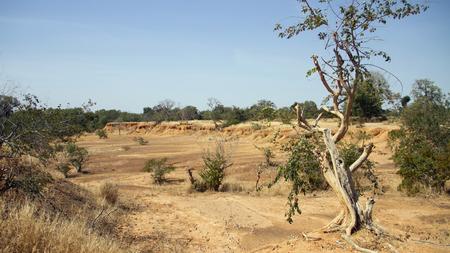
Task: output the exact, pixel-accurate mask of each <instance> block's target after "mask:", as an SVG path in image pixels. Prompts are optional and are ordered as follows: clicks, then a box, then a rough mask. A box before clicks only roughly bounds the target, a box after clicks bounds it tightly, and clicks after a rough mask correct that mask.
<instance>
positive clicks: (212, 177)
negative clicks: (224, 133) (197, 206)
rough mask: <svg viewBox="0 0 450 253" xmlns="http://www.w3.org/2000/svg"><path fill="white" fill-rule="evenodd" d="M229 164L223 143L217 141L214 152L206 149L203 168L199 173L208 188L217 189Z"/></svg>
mask: <svg viewBox="0 0 450 253" xmlns="http://www.w3.org/2000/svg"><path fill="white" fill-rule="evenodd" d="M230 166H231V164H230V163H229V162H228V157H227V154H226V152H225V147H224V144H223V143H222V142H217V144H216V148H215V151H214V152H210V151H209V150H208V151H207V152H206V153H205V154H204V155H203V169H202V170H201V171H200V173H199V175H200V177H201V178H202V180H203V182H204V183H205V185H206V187H207V188H208V189H209V190H214V191H218V190H219V188H220V185H221V184H222V181H223V178H224V177H225V169H226V168H228V167H230Z"/></svg>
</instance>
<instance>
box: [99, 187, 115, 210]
mask: <svg viewBox="0 0 450 253" xmlns="http://www.w3.org/2000/svg"><path fill="white" fill-rule="evenodd" d="M100 197H101V198H102V199H103V200H105V201H106V202H107V203H108V204H110V205H115V204H116V203H117V201H118V200H119V188H118V187H117V185H115V184H112V183H108V182H106V183H103V184H102V185H101V186H100Z"/></svg>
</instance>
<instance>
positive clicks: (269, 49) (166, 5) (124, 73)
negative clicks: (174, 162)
mask: <svg viewBox="0 0 450 253" xmlns="http://www.w3.org/2000/svg"><path fill="white" fill-rule="evenodd" d="M293 16H298V3H297V1H296V0H227V1H219V0H190V1H187V0H146V1H145V0H142V1H137V0H128V1H126V0H122V1H119V0H117V1H116V0H97V1H92V0H76V1H72V0H66V1H56V0H54V1H50V0H29V1H24V0H0V81H1V82H2V83H4V82H6V81H7V80H12V81H14V82H15V83H16V84H17V85H19V86H20V89H21V90H22V91H25V92H31V93H33V94H36V95H38V96H39V97H40V98H41V99H42V100H43V101H44V102H45V103H47V104H48V105H50V106H55V105H58V104H63V105H64V104H66V103H70V104H71V105H74V106H77V105H81V104H82V103H83V102H85V101H87V100H88V99H89V98H91V99H92V100H93V101H95V102H97V106H96V108H116V109H121V110H125V111H131V112H141V111H142V108H143V107H145V106H153V105H155V104H156V103H158V102H159V101H161V100H163V99H166V98H168V99H172V100H174V101H175V102H177V103H178V104H179V105H180V106H184V105H188V104H192V105H195V106H197V107H199V108H205V107H206V102H207V98H208V97H215V98H217V99H219V100H220V101H222V102H223V103H224V104H225V105H237V106H249V105H251V104H253V103H254V102H256V101H257V100H258V99H263V98H264V99H270V100H272V101H274V102H275V103H276V104H277V105H278V106H285V105H290V104H292V103H293V102H294V101H303V100H306V99H310V100H314V101H316V102H320V101H321V98H322V97H323V95H324V91H323V88H322V86H321V85H320V83H319V81H318V80H317V78H314V77H313V78H306V77H305V73H306V71H307V70H308V69H310V68H311V61H310V56H311V55H312V54H313V53H315V52H320V48H321V47H320V44H318V41H317V40H316V37H315V36H313V35H312V34H311V35H305V36H298V37H296V38H294V39H290V40H286V39H280V38H278V37H277V36H276V34H275V33H274V32H273V27H274V24H275V23H278V22H282V23H285V24H290V23H294V22H295V21H296V19H295V18H292V17H293ZM380 31H381V32H380V33H379V35H380V36H381V37H383V39H384V40H383V41H381V42H379V44H378V46H379V47H380V48H382V49H386V50H387V51H388V52H390V54H391V56H392V62H391V63H389V64H383V65H382V66H383V67H385V68H387V69H389V70H390V71H391V72H393V73H395V74H396V75H397V76H398V77H399V78H400V79H401V80H402V82H403V85H404V86H403V95H406V94H408V93H409V91H410V87H411V83H412V82H413V81H414V80H415V79H418V78H429V79H432V80H434V81H436V83H437V84H438V85H439V86H440V87H441V88H442V89H443V90H444V91H445V92H449V91H450V63H449V62H450V1H448V0H431V1H430V10H429V11H427V12H426V13H424V14H423V15H420V16H416V17H412V18H407V19H405V20H404V21H401V22H399V23H395V24H394V23H391V24H390V25H389V26H388V27H385V28H381V30H380ZM387 79H388V80H389V81H390V82H391V85H392V86H393V88H394V89H395V90H397V91H402V88H401V86H400V84H398V83H397V82H395V80H394V79H393V78H389V77H388V78H387Z"/></svg>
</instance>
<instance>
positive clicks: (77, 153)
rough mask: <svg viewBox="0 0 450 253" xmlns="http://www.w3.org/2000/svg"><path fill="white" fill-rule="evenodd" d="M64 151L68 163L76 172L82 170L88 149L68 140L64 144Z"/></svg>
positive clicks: (87, 155)
mask: <svg viewBox="0 0 450 253" xmlns="http://www.w3.org/2000/svg"><path fill="white" fill-rule="evenodd" d="M65 151H66V153H67V158H68V160H69V163H70V164H71V165H72V166H74V167H75V169H77V172H78V173H80V172H82V171H83V168H84V165H85V163H86V161H87V160H88V157H89V153H88V151H87V150H86V149H85V148H82V147H79V146H78V145H76V144H75V143H73V142H69V143H68V144H67V145H66V148H65Z"/></svg>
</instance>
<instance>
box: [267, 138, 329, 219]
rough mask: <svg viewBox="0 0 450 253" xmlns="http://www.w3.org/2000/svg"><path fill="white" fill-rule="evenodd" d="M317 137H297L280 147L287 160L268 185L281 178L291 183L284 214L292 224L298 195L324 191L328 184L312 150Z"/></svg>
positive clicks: (279, 167)
mask: <svg viewBox="0 0 450 253" xmlns="http://www.w3.org/2000/svg"><path fill="white" fill-rule="evenodd" d="M318 139H319V137H317V136H314V135H313V136H299V137H298V138H295V139H292V140H291V141H289V142H288V143H287V144H284V145H283V146H282V151H284V152H285V153H287V156H288V159H287V161H286V162H285V163H284V164H281V165H280V166H278V171H277V175H276V176H275V179H274V180H273V181H272V182H271V183H270V184H269V185H268V187H269V188H271V187H272V186H273V185H274V184H276V183H277V182H279V181H280V180H281V179H282V178H283V179H284V180H285V181H287V182H292V186H291V191H290V192H289V195H288V203H287V205H288V206H289V209H288V211H287V212H286V217H287V221H288V222H289V223H292V221H293V220H292V216H293V215H295V213H300V207H299V205H298V198H297V195H298V194H299V193H304V194H305V193H306V192H312V191H317V190H324V189H327V188H328V184H327V182H326V180H325V178H324V176H323V174H322V171H321V168H320V162H319V159H318V157H317V155H316V154H315V153H314V150H315V149H316V147H317V145H318V144H317V143H318Z"/></svg>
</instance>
